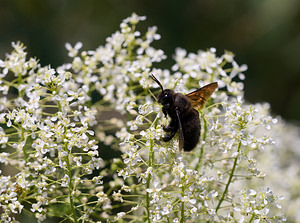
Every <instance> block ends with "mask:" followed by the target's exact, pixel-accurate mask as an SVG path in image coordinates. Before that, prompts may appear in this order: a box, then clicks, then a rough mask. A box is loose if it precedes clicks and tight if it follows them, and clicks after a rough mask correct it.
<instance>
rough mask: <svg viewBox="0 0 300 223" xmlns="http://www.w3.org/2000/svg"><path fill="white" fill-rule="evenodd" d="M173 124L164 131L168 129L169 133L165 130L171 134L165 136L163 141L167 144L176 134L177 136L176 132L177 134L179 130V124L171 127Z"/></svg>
mask: <svg viewBox="0 0 300 223" xmlns="http://www.w3.org/2000/svg"><path fill="white" fill-rule="evenodd" d="M171 124H172V123H170V125H169V126H167V127H164V130H165V128H167V130H168V131H166V130H165V131H166V132H171V133H170V134H168V135H165V136H164V137H163V138H162V140H163V141H165V142H168V141H170V140H171V139H172V138H173V137H174V136H175V134H176V132H177V129H178V125H177V123H176V122H174V124H172V125H171Z"/></svg>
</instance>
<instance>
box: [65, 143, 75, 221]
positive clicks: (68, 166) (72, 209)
mask: <svg viewBox="0 0 300 223" xmlns="http://www.w3.org/2000/svg"><path fill="white" fill-rule="evenodd" d="M65 148H66V146H65ZM69 156H70V154H69V155H68V156H67V157H66V163H67V168H68V176H69V180H70V181H69V186H68V187H69V200H70V207H71V211H72V215H73V220H74V222H78V220H77V216H76V211H75V207H74V201H73V197H72V191H73V180H72V172H71V165H70V161H69V159H70V157H69Z"/></svg>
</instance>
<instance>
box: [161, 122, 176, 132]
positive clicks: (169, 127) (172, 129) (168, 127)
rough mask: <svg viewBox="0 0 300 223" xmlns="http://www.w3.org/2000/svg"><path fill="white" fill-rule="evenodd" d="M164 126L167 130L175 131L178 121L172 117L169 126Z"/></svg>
mask: <svg viewBox="0 0 300 223" xmlns="http://www.w3.org/2000/svg"><path fill="white" fill-rule="evenodd" d="M162 127H163V130H164V131H165V132H173V131H174V130H175V129H176V121H175V120H174V119H172V120H171V122H170V124H169V125H168V126H164V125H163V126H162ZM176 130H177V129H176Z"/></svg>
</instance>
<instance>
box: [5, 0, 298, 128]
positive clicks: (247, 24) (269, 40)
mask: <svg viewBox="0 0 300 223" xmlns="http://www.w3.org/2000/svg"><path fill="white" fill-rule="evenodd" d="M132 12H136V13H137V14H138V15H146V16H147V20H146V21H144V22H143V23H142V25H140V26H139V27H138V29H139V30H142V31H143V30H146V27H148V26H153V25H156V26H158V33H160V34H161V36H162V39H161V40H159V41H157V42H156V43H155V47H157V48H160V49H162V50H164V51H165V53H166V55H167V56H168V61H167V62H165V64H164V65H165V66H169V65H170V64H173V61H172V59H171V58H172V55H173V53H174V51H175V48H176V47H182V48H185V49H187V51H190V52H197V50H198V49H203V50H206V49H208V48H210V47H216V48H217V54H218V55H219V56H220V55H221V54H222V53H223V51H224V50H230V51H233V52H234V53H235V55H236V60H237V62H238V63H239V64H244V63H245V64H247V65H248V67H249V69H248V71H247V72H246V73H245V74H246V80H245V97H246V99H247V100H248V101H250V102H251V103H255V102H263V101H266V102H269V103H270V104H271V106H272V111H273V114H274V115H277V114H278V115H281V116H283V117H284V118H285V119H287V120H289V121H290V122H294V123H297V124H299V123H300V1H299V0H284V1H282V0H226V1H224V0H181V1H179V0H151V1H147V0H85V1H83V0H81V1H79V0H0V58H1V59H4V56H5V53H6V52H10V51H11V50H12V48H11V44H10V43H11V42H12V41H18V40H20V41H21V42H23V43H24V44H25V45H26V46H27V51H28V52H29V55H30V56H34V57H37V58H39V59H40V62H41V64H42V65H48V64H51V66H52V67H56V66H58V65H61V64H63V63H65V62H69V59H67V51H66V50H65V48H64V44H65V42H70V43H71V44H74V43H76V42H78V41H81V42H83V44H84V48H83V49H84V50H89V49H95V48H96V47H97V46H99V45H103V44H104V43H105V39H106V37H108V36H110V35H111V34H112V33H113V32H115V31H116V30H118V29H119V24H120V23H121V21H122V20H123V19H125V18H126V17H128V16H130V15H131V13H132ZM167 68H169V67H167Z"/></svg>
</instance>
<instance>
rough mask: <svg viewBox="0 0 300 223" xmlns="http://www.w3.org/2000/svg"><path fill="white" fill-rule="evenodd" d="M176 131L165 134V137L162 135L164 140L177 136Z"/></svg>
mask: <svg viewBox="0 0 300 223" xmlns="http://www.w3.org/2000/svg"><path fill="white" fill-rule="evenodd" d="M176 132H177V130H176V131H173V132H171V134H170V135H165V136H164V137H162V140H163V141H164V142H168V141H170V140H171V139H173V137H174V136H175V134H176Z"/></svg>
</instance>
